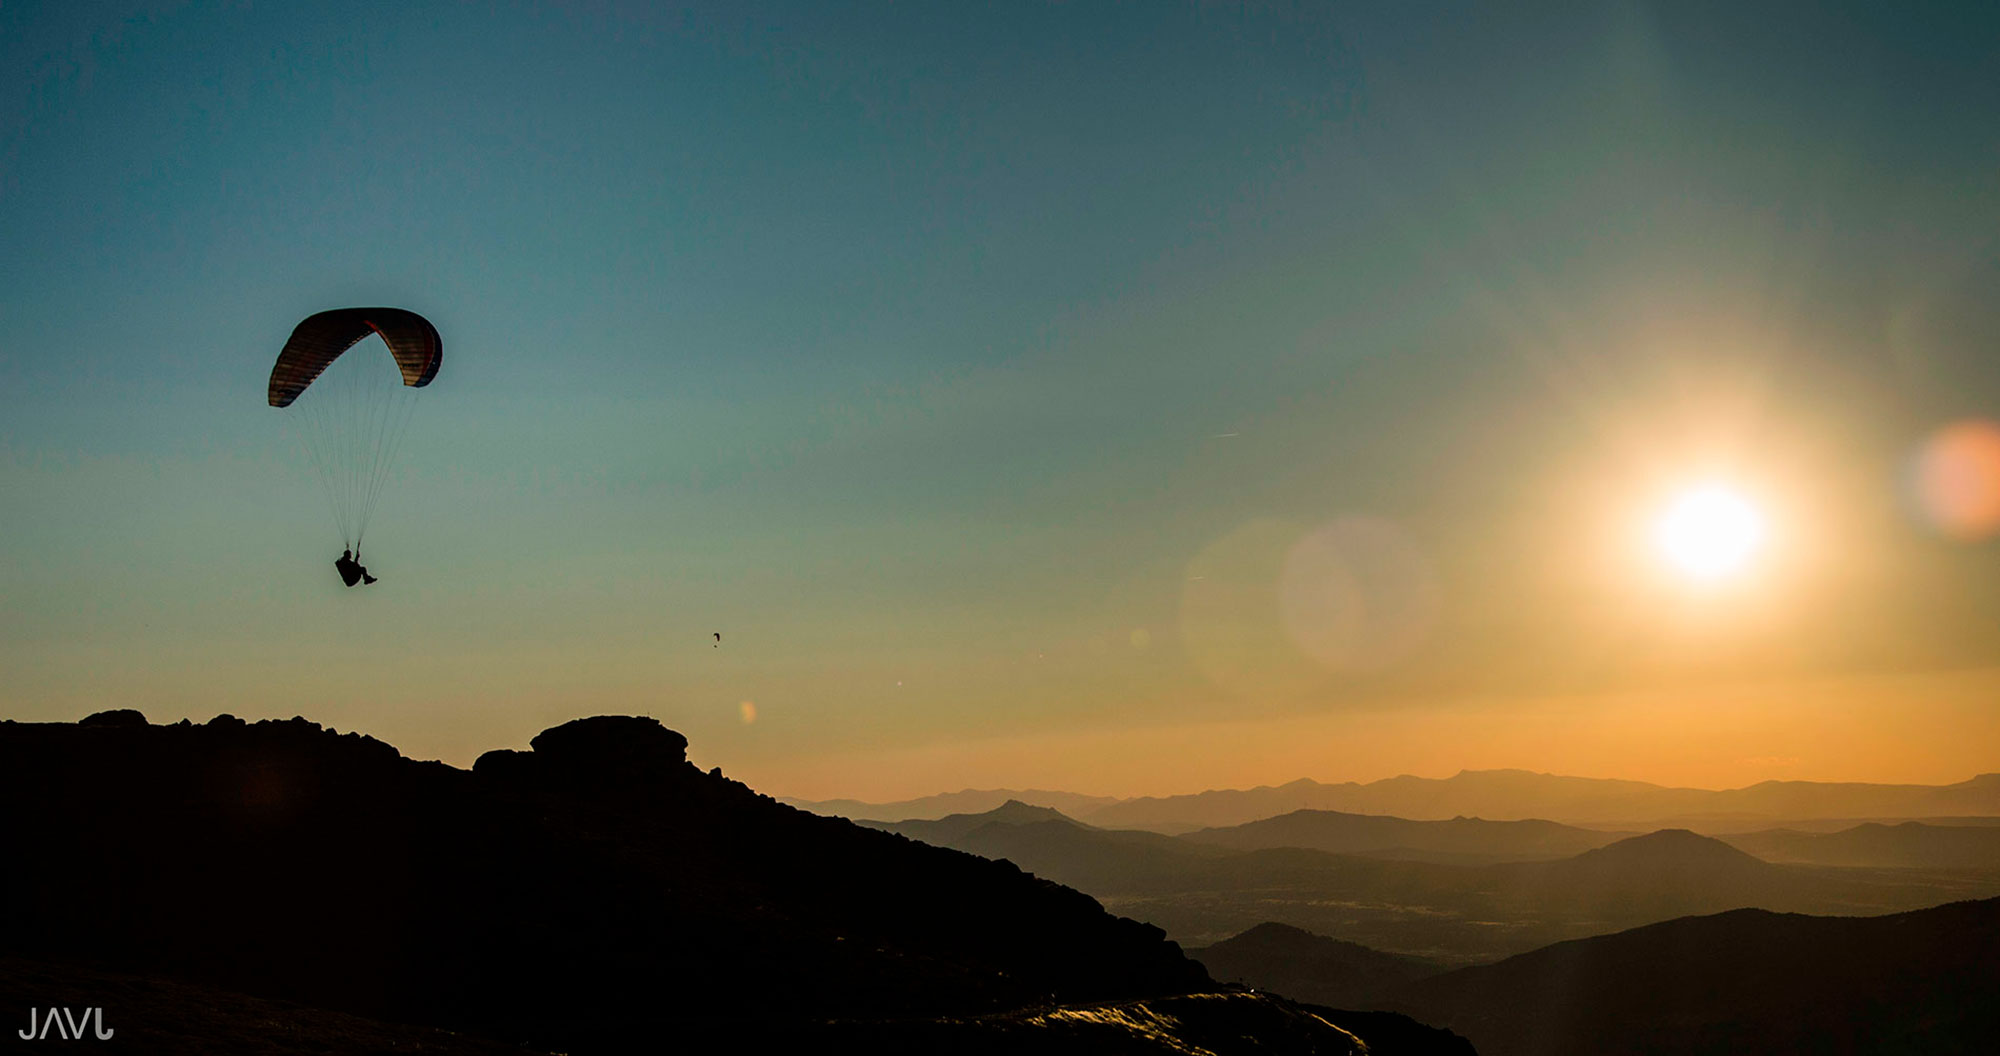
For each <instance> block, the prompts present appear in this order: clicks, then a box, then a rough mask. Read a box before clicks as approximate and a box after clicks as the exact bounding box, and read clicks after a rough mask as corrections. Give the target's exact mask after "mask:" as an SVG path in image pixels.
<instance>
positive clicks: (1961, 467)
mask: <svg viewBox="0 0 2000 1056" xmlns="http://www.w3.org/2000/svg"><path fill="white" fill-rule="evenodd" d="M1916 490H1917V502H1918V505H1920V506H1921V507H1922V508H1923V512H1924V516H1925V518H1926V519H1928V520H1929V521H1930V522H1931V524H1932V525H1933V526H1934V527H1936V528H1937V530H1938V531H1939V532H1942V533H1943V534H1945V535H1946V536H1949V537H1951V538H1953V539H1958V540H1961V541H1967V542H1972V541H1977V540H1980V539H1985V538H1988V537H1990V536H1992V535H1993V534H1994V533H1995V532H2000V425H1995V424H1994V423H1992V422H1986V421H1965V422H1955V423H1953V424H1951V425H1948V426H1945V427H1944V428H1942V429H1939V430H1938V431H1937V432H1936V433H1933V434H1932V435H1931V437H1930V439H1929V440H1928V441H1926V442H1925V444H1924V448H1923V451H1922V453H1921V454H1920V455H1919V456H1918V458H1917V479H1916Z"/></svg>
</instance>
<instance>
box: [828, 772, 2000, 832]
mask: <svg viewBox="0 0 2000 1056" xmlns="http://www.w3.org/2000/svg"><path fill="white" fill-rule="evenodd" d="M1009 799H1013V800H1018V801H1020V802H1023V803H1027V804H1031V805H1035V806H1046V807H1053V808H1055V809H1057V810H1061V811H1063V812H1064V813H1065V814H1067V815H1069V816H1071V817H1073V818H1075V819H1077V820H1079V821H1084V822H1088V823H1089V824H1092V825H1096V826H1100V827H1103V828H1114V829H1147V830H1151V831H1154V832H1162V833H1167V834H1172V835H1178V834H1181V833H1187V832H1192V831H1194V830H1197V829H1204V828H1217V827H1227V826H1235V825H1242V824H1244V823H1246V822H1252V821H1259V820H1262V819H1265V818H1273V817H1277V816H1278V815H1281V814H1289V813H1291V812H1293V811H1297V810H1325V811H1340V812H1345V813H1352V814H1378V815H1391V816H1395V817H1400V818H1406V819H1412V820H1423V821H1431V820H1443V819H1449V818H1454V817H1472V818H1485V819H1488V820H1496V821H1518V820H1528V819H1544V820H1550V821H1558V822H1563V823H1566V824H1570V825H1588V826H1594V827H1600V828H1601V827H1613V828H1625V829H1648V828H1660V827H1663V826H1664V825H1666V824H1669V823H1671V824H1672V825H1675V826H1677V827H1681V828H1690V829H1696V830H1699V831H1704V832H1741V831H1747V830H1749V829H1756V828H1772V827H1775V825H1776V824H1777V823H1779V822H1794V821H1808V820H1813V819H1856V820H1865V819H1905V818H1943V817H1951V816H1958V815H1964V816H1976V817H2000V774H1981V775H1979V776H1978V777H1974V778H1972V779H1971V780H1968V781H1961V782H1959V783H1957V784H1951V785H1873V784H1858V783H1829V782H1815V781H1765V782H1762V783H1760V784H1755V785H1751V786H1749V787H1747V788H1737V789H1727V790H1723V791H1712V790H1709V789H1699V788H1668V787H1665V786H1662V785H1654V784H1648V783H1646V782H1643V781H1619V780H1611V779H1605V778H1590V777H1563V776H1558V775H1554V774H1537V773H1531V772H1529V771H1526V770H1465V771H1461V772H1460V773H1458V774H1457V775H1455V776H1453V777H1449V778H1441V779H1440V778H1423V777H1409V776H1404V777H1392V778H1387V779H1384V780H1381V781H1373V782H1369V783H1367V784H1357V783H1354V782H1346V783H1343V784H1321V783H1319V782H1317V781H1312V780H1306V779H1301V780H1298V781H1293V782H1291V783H1290V784H1285V785H1278V786H1275V787H1273V786H1268V785H1267V786H1259V787H1257V788H1250V789H1224V790H1216V791H1209V792H1201V793H1196V794H1192V795H1183V796H1165V797H1153V796H1146V797H1141V798H1137V799H1118V800H1105V799H1103V798H1101V797H1089V796H1076V795H1073V794H1071V793H1062V792H1035V791H1028V792H1006V791H990V792H974V791H966V792H958V793H952V794H950V795H949V796H931V797H926V798H923V799H913V800H905V801H902V802H900V803H887V804H865V803H856V802H853V801H849V800H835V801H823V802H812V801H805V800H791V801H788V802H791V803H793V804H794V805H795V806H799V807H802V808H804V809H807V810H812V811H814V812H816V813H824V814H835V815H839V816H842V817H848V818H854V819H857V820H860V819H864V818H865V819H869V820H878V821H901V820H909V819H917V818H939V817H943V816H945V815H947V814H953V813H977V812H980V811H983V810H990V809H992V808H993V807H996V806H999V805H1000V804H1001V803H1004V802H1006V801H1007V800H1009Z"/></svg>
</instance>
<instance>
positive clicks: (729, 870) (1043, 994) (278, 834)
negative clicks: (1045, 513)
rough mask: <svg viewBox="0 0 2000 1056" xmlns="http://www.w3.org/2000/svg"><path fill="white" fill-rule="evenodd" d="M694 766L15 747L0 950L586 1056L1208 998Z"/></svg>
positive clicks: (636, 753)
mask: <svg viewBox="0 0 2000 1056" xmlns="http://www.w3.org/2000/svg"><path fill="white" fill-rule="evenodd" d="M686 747H687V742H686V740H685V738H683V737H681V735H680V734H678V733H675V732H673V731H671V730H668V729H666V728H665V727H663V726H661V725H660V724H659V723H658V722H656V721H654V720H651V719H644V718H630V717H610V716H607V717H600V718H593V719H585V720H579V721H577V722H572V723H567V724H564V725H563V726H559V727H556V728H555V729H552V730H549V731H547V732H545V733H543V734H542V735H541V736H538V737H536V738H535V739H534V741H533V750H532V751H527V752H512V751H509V752H500V753H488V754H487V755H486V756H484V757H482V758H481V759H480V761H479V763H478V764H477V766H476V767H475V768H474V769H473V770H472V771H470V772H467V771H463V770H457V769H454V768H452V767H448V766H445V765H443V764H440V763H422V762H415V761H412V760H408V759H405V758H403V757H402V756H401V755H400V754H399V753H397V752H396V751H395V750H394V749H393V748H391V747H389V746H388V745H385V744H382V743H381V742H379V741H375V740H373V739H370V738H366V737H360V736H357V735H354V734H337V733H334V732H332V731H329V730H325V729H323V728H321V727H320V726H318V725H316V724H314V723H311V722H307V721H306V720H304V719H293V720H289V721H282V722H279V721H267V722H257V723H245V722H243V721H241V720H239V719H235V718H233V717H230V716H218V717H217V718H216V719H214V720H212V721H210V722H208V723H205V724H200V725H195V724H189V723H185V722H184V723H180V724H176V725H171V726H153V725H145V724H143V722H141V723H132V722H126V721H118V722H103V721H99V722H94V723H91V724H88V725H85V724H76V725H69V724H28V723H4V724H0V840H5V842H6V844H7V846H9V847H10V848H12V849H14V853H13V854H12V856H11V857H12V860H13V864H12V865H11V866H10V868H9V869H8V870H6V871H5V873H4V875H0V952H6V953H14V954H19V955H26V956H32V957H39V958H57V959H72V960H88V961H91V962H93V963H95V964H97V965H99V966H102V967H106V968H111V969H115V970H121V971H132V972H138V973H149V974H159V975H164V976H170V977H175V978H181V979H187V980H192V981H196V982H200V983H204V984H208V985H215V986H221V987H226V988H230V989H235V990H240V991H243V992H246V993H250V994H256V995H262V996H265V997H274V998H286V999H291V1000H296V1001H300V1002H303V1003H307V1004H312V1005H316V1006H320V1007H326V1008H331V1009H338V1010H342V1011H346V1012H351V1013H355V1014H360V1015H365V1016H372V1017H378V1018H383V1019H391V1020H397V1021H403V1022H416V1023H428V1024H436V1025H441V1026H448V1027H453V1028H460V1029H470V1030H475V1031H478V1032H481V1033H483V1034H486V1035H488V1036H494V1037H503V1038H508V1039H516V1040H526V1041H531V1042H535V1043H538V1044H541V1045H543V1046H545V1047H548V1048H562V1049H567V1050H571V1051H588V1050H590V1049H593V1048H618V1047H622V1046H623V1045H624V1044H626V1043H627V1042H629V1041H631V1039H634V1038H639V1037H657V1036H658V1035H659V1032H660V1031H661V1030H662V1029H664V1027H665V1026H666V1025H672V1028H673V1029H674V1030H675V1031H677V1032H679V1033H680V1034H681V1036H683V1037H693V1036H695V1035H699V1034H702V1033H704V1032H711V1031H712V1032H718V1033H719V1034H722V1035H730V1036H734V1035H736V1034H738V1033H740V1031H741V1030H743V1029H746V1028H745V1025H746V1024H748V1025H751V1026H755V1027H757V1028H758V1029H765V1028H769V1029H777V1028H778V1027H780V1026H785V1025H787V1024H790V1025H793V1026H796V1025H798V1024H810V1023H814V1022H820V1021H824V1020H826V1019H830V1018H834V1017H846V1018H854V1017H862V1018H867V1017H878V1018H879V1017H910V1016H917V1017H924V1016H957V1015H981V1014H989V1013H993V1012H997V1011H1002V1010H1005V1009H1009V1008H1018V1007H1022V1006H1025V1005H1030V1004H1034V1003H1038V1002H1047V1001H1050V1000H1056V1001H1069V1002H1075V1001H1096V1000H1120V999H1131V998H1139V997H1148V996H1156V995H1161V994H1173V993H1186V992H1190V991H1193V990H1197V989H1200V988H1202V987H1205V986H1206V985H1208V980H1207V976H1206V974H1205V973H1204V972H1203V971H1202V969H1201V968H1200V966H1199V965H1197V964H1195V963H1194V962H1192V961H1189V960H1187V959H1186V958H1185V957H1183V956H1182V955H1181V952H1180V950H1179V949H1178V948H1177V947H1175V946H1174V945H1173V944H1172V943H1169V942H1167V941H1166V940H1165V938H1164V936H1163V935H1162V934H1161V932H1160V931H1159V930H1158V929H1156V928H1152V927H1150V926H1148V925H1144V924H1140V923H1137V922H1134V921H1130V920H1125V919H1121V918H1118V917H1113V916H1111V915H1110V914H1107V913H1105V912H1104V911H1103V910H1102V908H1101V907H1099V906H1098V904H1097V903H1096V902H1095V901H1093V900H1092V899H1090V898H1088V897H1086V896H1084V895H1081V894H1079V893H1077V892H1075V891H1073V890H1070V889H1068V888H1064V887H1060V886H1058V885H1055V884H1052V883H1049V882H1046V881H1043V880H1039V879H1037V878H1035V877H1032V876H1029V875H1027V874H1024V873H1022V872H1021V871H1020V870H1018V869H1016V868H1015V867H1013V866H1012V865H1010V864H1007V863H1004V862H991V861H986V860H983V859H979V858H976V857H973V856H970V855H966V854H961V853H958V852H955V851H949V850H944V849H940V848H935V847H930V846H927V845H924V844H920V843H917V842H914V841H911V840H908V839H906V838H903V837H901V836H897V835H894V834H890V833H883V832H876V831H872V830H867V829H863V828H860V827H858V826H855V825H853V824H851V823H849V822H847V821H844V820H840V819H832V818H822V817H817V816H815V815H811V814H807V813H805V812H802V811H798V810H795V809H793V808H790V807H786V806H783V805H781V804H779V803H777V802H775V801H773V800H771V799H769V798H768V797H765V796H761V795H758V794H757V793H755V792H753V791H751V790H750V789H748V788H747V787H745V786H744V785H742V784H741V783H739V782H736V781H732V780H729V779H728V778H726V777H723V776H722V775H721V774H720V773H717V772H709V773H704V772H702V771H700V770H698V769H696V768H695V767H694V766H693V765H692V764H690V763H689V762H687V760H686ZM788 1029H789V1028H788Z"/></svg>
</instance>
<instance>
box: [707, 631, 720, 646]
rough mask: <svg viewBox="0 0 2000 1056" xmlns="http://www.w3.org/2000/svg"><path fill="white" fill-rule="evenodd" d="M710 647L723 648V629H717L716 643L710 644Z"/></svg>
mask: <svg viewBox="0 0 2000 1056" xmlns="http://www.w3.org/2000/svg"><path fill="white" fill-rule="evenodd" d="M709 648H710V649H720V648H722V632H721V631H717V632H715V644H714V645H711V646H709Z"/></svg>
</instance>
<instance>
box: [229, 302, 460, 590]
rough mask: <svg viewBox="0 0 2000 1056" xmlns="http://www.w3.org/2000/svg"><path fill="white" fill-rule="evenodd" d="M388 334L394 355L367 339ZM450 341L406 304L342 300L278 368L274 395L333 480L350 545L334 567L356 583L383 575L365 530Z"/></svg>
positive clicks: (331, 498) (336, 511)
mask: <svg viewBox="0 0 2000 1056" xmlns="http://www.w3.org/2000/svg"><path fill="white" fill-rule="evenodd" d="M375 336H380V337H381V339H382V344H383V345H384V346H387V349H388V352H389V355H390V358H391V362H389V363H384V362H383V361H382V360H381V359H380V358H379V357H380V353H379V352H373V351H371V350H370V349H367V348H364V349H362V350H361V351H359V352H357V353H355V354H354V355H352V356H343V353H346V352H347V351H348V350H350V349H353V348H355V347H356V346H357V345H360V344H361V343H362V342H364V341H366V340H367V339H368V338H370V337H375ZM443 361H444V341H443V340H442V339H441V338H439V337H438V332H437V328H436V327H434V326H432V325H431V324H430V321H429V320H428V319H425V318H424V317H423V316H421V315H418V314H417V313H415V312H411V311H406V310H404V309H401V308H337V309H334V310H333V311H330V312H320V313H319V314H317V315H314V316H310V317H308V318H307V319H306V320H305V321H304V322H302V323H300V324H299V325H298V326H297V328H295V329H294V330H293V331H292V336H291V338H290V339H289V340H287V341H286V342H285V347H284V350H283V351H281V352H279V353H278V361H277V362H276V363H275V364H273V365H272V367H271V385H270V390H269V392H268V401H269V403H270V405H271V406H273V407H279V408H290V410H288V411H287V414H289V415H290V416H291V421H292V423H293V424H294V425H295V426H296V427H297V431H298V434H299V439H300V441H301V442H302V444H303V446H304V447H305V449H306V453H307V454H308V455H310V456H311V459H312V464H313V468H314V469H315V470H316V471H317V472H318V474H319V478H320V483H321V484H322V485H323V486H324V487H325V488H326V495H327V500H328V503H329V505H330V506H331V507H332V508H333V517H334V522H335V524H336V525H337V526H338V527H339V529H340V535H341V538H342V539H343V540H344V541H345V542H346V544H347V549H346V550H344V551H342V552H341V555H340V558H339V559H338V560H336V561H335V562H334V563H333V567H334V569H335V570H337V571H338V572H339V573H340V580H341V582H343V583H345V584H347V585H348V586H350V587H352V586H357V585H366V584H369V583H373V582H375V580H376V578H377V577H375V576H372V575H370V574H369V573H368V569H367V567H366V566H364V565H362V563H361V537H362V535H363V534H364V533H365V532H366V531H367V530H368V519H369V516H370V515H371V514H373V513H374V511H375V501H376V500H377V499H378V498H380V497H381V495H382V490H383V486H384V485H385V484H386V483H387V482H388V474H389V468H390V466H391V465H392V464H393V462H394V460H395V456H396V449H397V448H398V447H399V446H401V442H402V439H403V435H404V432H405V431H406V430H407V429H408V427H409V422H410V412H411V411H412V410H413V409H414V408H415V405H416V394H417V393H418V392H420V391H422V390H423V388H424V387H425V386H427V385H429V384H430V383H431V379H433V378H435V377H437V372H438V367H439V365H440V364H441V363H442V362H443Z"/></svg>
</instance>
